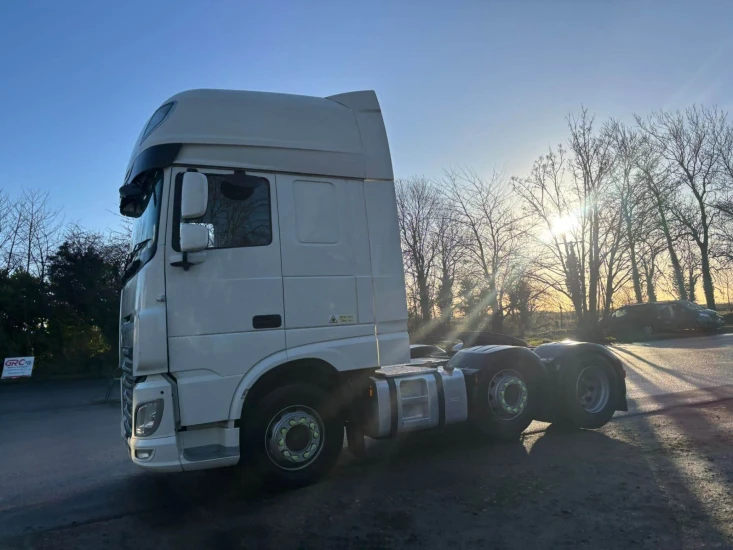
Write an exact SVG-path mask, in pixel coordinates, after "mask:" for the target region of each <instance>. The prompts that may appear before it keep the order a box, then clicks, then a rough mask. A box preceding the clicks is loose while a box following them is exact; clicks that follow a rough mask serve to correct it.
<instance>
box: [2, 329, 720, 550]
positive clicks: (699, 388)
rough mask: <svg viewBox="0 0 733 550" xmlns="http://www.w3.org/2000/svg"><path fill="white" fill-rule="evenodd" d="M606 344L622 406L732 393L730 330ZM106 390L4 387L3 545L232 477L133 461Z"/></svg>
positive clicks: (187, 497)
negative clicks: (620, 366) (157, 470)
mask: <svg viewBox="0 0 733 550" xmlns="http://www.w3.org/2000/svg"><path fill="white" fill-rule="evenodd" d="M612 349H613V350H614V352H615V353H617V354H618V356H619V357H621V358H622V360H623V361H624V362H625V364H626V370H627V373H628V377H627V383H628V395H629V405H630V411H629V413H628V414H640V413H645V412H649V411H655V410H659V409H664V408H669V407H675V406H678V405H689V404H693V403H704V402H711V401H716V400H721V399H727V398H733V335H718V336H712V337H701V338H689V339H675V340H664V341H658V342H647V343H643V344H633V345H632V344H627V345H619V346H614V347H613V348H612ZM105 391H106V382H104V381H92V382H83V383H71V382H68V383H59V384H50V383H49V384H40V385H32V386H31V385H23V386H20V385H17V386H2V387H0V448H1V449H2V453H0V547H2V541H3V540H4V539H5V540H9V539H10V538H12V537H18V536H20V535H24V534H28V533H34V532H43V531H48V530H52V529H58V528H62V527H67V526H79V525H85V524H94V523H98V522H105V521H111V520H119V519H120V518H126V517H127V516H130V515H132V514H137V515H138V516H139V515H145V513H146V512H147V511H150V512H151V513H154V512H155V511H156V510H160V509H163V508H165V509H166V510H168V511H170V510H177V511H179V512H180V515H179V517H181V518H185V516H186V513H187V511H189V510H191V509H196V508H197V506H198V505H197V504H196V500H197V497H196V496H195V495H197V494H200V493H201V492H202V491H204V492H206V491H207V490H208V489H207V486H209V485H210V484H211V483H212V480H216V479H219V477H221V479H222V480H224V481H222V482H221V484H220V485H219V489H218V490H222V487H226V488H229V487H230V486H231V483H230V482H229V481H227V479H228V478H226V476H227V475H230V474H229V473H227V472H226V471H224V472H222V473H221V474H219V473H215V474H213V476H214V477H212V474H211V473H207V474H206V475H203V473H201V472H197V473H192V474H173V475H153V474H149V473H147V472H144V471H141V470H139V469H138V468H136V467H135V466H134V465H133V464H132V463H131V462H130V461H129V459H128V457H127V456H126V452H125V451H126V449H125V446H124V444H123V443H122V441H121V438H120V430H119V403H118V402H111V403H103V402H101V400H102V398H103V397H104V394H105ZM344 460H345V461H348V460H349V459H348V458H344ZM420 460H421V461H425V460H430V456H429V453H427V454H426V455H425V456H422V457H421V458H420ZM382 467H384V466H382ZM222 476H223V477H222ZM232 487H233V486H232ZM227 490H228V489H227ZM231 490H234V489H233V488H232V489H231ZM352 497H353V495H352ZM275 498H278V497H275ZM199 512H201V513H204V514H205V510H204V511H202V510H199Z"/></svg>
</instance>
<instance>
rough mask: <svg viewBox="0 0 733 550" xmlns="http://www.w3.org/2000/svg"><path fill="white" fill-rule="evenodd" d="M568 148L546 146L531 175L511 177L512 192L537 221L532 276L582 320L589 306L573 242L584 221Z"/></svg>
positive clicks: (580, 260) (579, 256)
mask: <svg viewBox="0 0 733 550" xmlns="http://www.w3.org/2000/svg"><path fill="white" fill-rule="evenodd" d="M566 154H567V152H566V150H565V149H564V148H563V147H562V145H560V146H558V148H557V150H552V149H550V150H549V151H548V153H547V154H546V155H543V156H541V157H540V158H539V159H537V160H536V161H535V162H534V164H533V165H532V169H531V171H530V174H529V176H527V177H526V178H513V180H512V181H513V184H514V191H515V192H516V194H517V196H518V197H520V198H521V199H522V201H523V206H524V211H525V214H526V215H527V216H528V217H529V218H530V219H532V220H533V221H534V223H535V234H534V239H535V247H536V248H537V250H538V257H537V259H536V261H537V269H536V270H535V275H534V276H535V278H537V279H538V280H539V281H541V282H543V283H544V284H545V285H546V286H547V287H548V288H551V289H553V290H554V291H556V292H558V293H560V294H562V295H564V296H566V297H567V298H568V299H569V300H570V302H571V303H572V305H573V309H574V310H575V315H576V319H577V320H578V322H580V321H581V320H582V319H583V318H584V316H585V314H586V312H587V308H588V301H587V295H586V293H585V288H586V278H585V254H584V252H583V253H581V254H578V250H579V249H580V250H583V251H584V250H585V248H584V247H582V248H581V247H578V246H577V243H578V242H580V241H582V240H583V238H584V232H585V228H586V226H587V217H586V213H585V211H584V210H583V209H582V208H581V198H580V197H579V196H578V194H577V191H578V189H577V188H576V187H574V186H572V185H570V184H569V183H568V179H569V176H568V163H567V160H566V158H565V157H566Z"/></svg>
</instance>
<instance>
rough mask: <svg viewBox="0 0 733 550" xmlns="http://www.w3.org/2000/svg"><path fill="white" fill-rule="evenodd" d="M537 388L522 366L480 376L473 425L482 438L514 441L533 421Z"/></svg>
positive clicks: (487, 372) (501, 369)
mask: <svg viewBox="0 0 733 550" xmlns="http://www.w3.org/2000/svg"><path fill="white" fill-rule="evenodd" d="M537 391H538V390H537V387H536V383H535V380H534V376H533V373H532V372H531V370H530V369H529V368H527V367H526V366H524V365H516V366H512V367H511V368H497V369H491V370H489V371H485V372H483V373H481V379H480V381H479V384H478V386H477V387H476V389H475V392H476V393H475V398H474V410H473V411H472V423H473V425H474V427H476V428H477V429H478V430H479V431H480V432H481V433H482V434H484V435H486V436H490V437H495V438H498V439H516V438H517V437H519V435H520V434H521V433H522V432H523V431H524V430H526V429H527V426H529V425H530V423H531V422H532V420H533V418H534V411H535V409H536V401H537Z"/></svg>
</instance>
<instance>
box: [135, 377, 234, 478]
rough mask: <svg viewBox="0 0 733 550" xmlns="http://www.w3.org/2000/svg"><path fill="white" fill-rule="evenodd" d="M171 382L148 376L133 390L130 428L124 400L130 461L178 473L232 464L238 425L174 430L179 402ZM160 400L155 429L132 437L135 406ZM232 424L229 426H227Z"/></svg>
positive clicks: (145, 466) (144, 466)
mask: <svg viewBox="0 0 733 550" xmlns="http://www.w3.org/2000/svg"><path fill="white" fill-rule="evenodd" d="M174 384H175V383H174V382H173V381H171V380H170V379H169V378H168V377H165V376H162V375H152V376H148V377H147V378H146V379H145V380H144V381H142V382H140V383H138V384H135V386H134V388H133V389H132V392H131V393H132V406H131V407H130V408H131V410H132V411H133V413H132V418H131V419H130V422H131V424H132V429H131V431H130V432H129V435H128V433H126V430H125V414H124V403H123V419H122V437H123V439H124V441H125V444H126V445H127V449H128V452H129V454H130V460H132V461H133V462H134V463H135V464H137V465H138V466H140V467H141V468H145V469H146V470H152V471H155V472H180V471H188V470H203V469H209V468H220V467H223V466H233V465H235V464H237V463H238V462H239V428H235V427H234V423H233V422H232V423H226V425H217V426H209V427H206V428H201V429H196V427H195V426H192V427H189V429H188V430H186V431H180V430H178V429H177V424H178V420H177V413H178V408H177V407H178V403H177V402H176V399H175V386H174ZM156 399H162V400H163V414H162V418H161V421H160V425H159V426H158V429H157V430H156V431H155V433H153V434H152V435H151V436H149V437H135V435H134V429H135V418H134V415H135V411H137V407H138V405H141V404H143V403H147V402H150V401H155V400H156ZM230 424H231V425H230Z"/></svg>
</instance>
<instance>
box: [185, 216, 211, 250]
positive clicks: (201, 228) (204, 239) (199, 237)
mask: <svg viewBox="0 0 733 550" xmlns="http://www.w3.org/2000/svg"><path fill="white" fill-rule="evenodd" d="M180 244H181V252H198V251H199V250H205V249H206V247H207V246H208V245H209V226H208V224H205V223H182V224H181V234H180Z"/></svg>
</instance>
